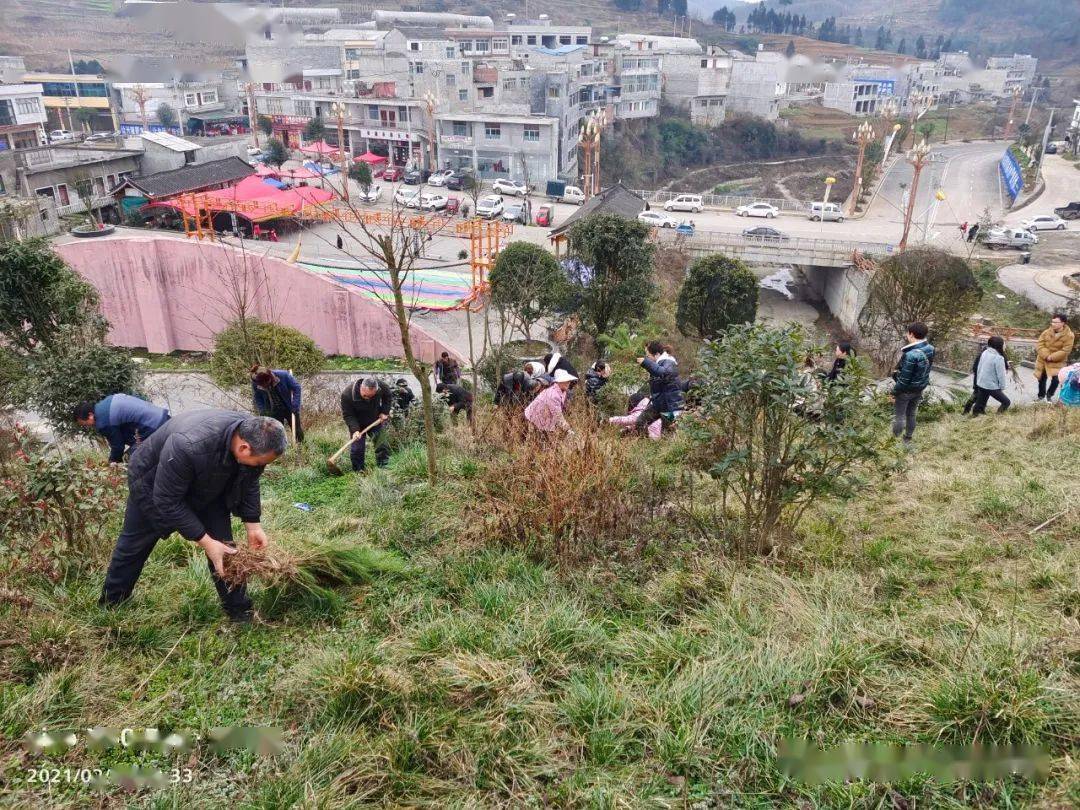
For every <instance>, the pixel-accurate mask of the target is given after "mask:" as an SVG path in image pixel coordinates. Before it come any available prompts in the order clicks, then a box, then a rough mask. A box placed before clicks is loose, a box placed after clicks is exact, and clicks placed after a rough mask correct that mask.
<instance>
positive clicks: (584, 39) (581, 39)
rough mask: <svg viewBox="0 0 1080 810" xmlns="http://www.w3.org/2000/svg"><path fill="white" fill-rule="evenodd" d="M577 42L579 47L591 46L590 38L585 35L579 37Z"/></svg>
mask: <svg viewBox="0 0 1080 810" xmlns="http://www.w3.org/2000/svg"><path fill="white" fill-rule="evenodd" d="M575 42H576V43H577V44H578V45H588V44H589V38H588V37H587V36H583V35H582V36H578V38H577V39H576V40H575Z"/></svg>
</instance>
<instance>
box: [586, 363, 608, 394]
mask: <svg viewBox="0 0 1080 810" xmlns="http://www.w3.org/2000/svg"><path fill="white" fill-rule="evenodd" d="M610 377H611V366H610V365H608V364H607V363H605V362H604V361H603V360H597V361H596V362H595V363H593V364H592V368H590V369H589V370H588V371H586V372H585V396H587V397H588V398H589V399H590V400H592V401H593V402H596V397H597V396H598V395H599V393H600V389H601V388H603V387H604V386H605V385H607V382H608V378H610Z"/></svg>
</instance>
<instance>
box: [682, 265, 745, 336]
mask: <svg viewBox="0 0 1080 810" xmlns="http://www.w3.org/2000/svg"><path fill="white" fill-rule="evenodd" d="M757 304H758V282H757V279H756V278H755V277H754V274H753V273H751V272H750V269H749V268H748V267H747V266H746V265H745V264H743V263H742V262H741V261H739V260H738V259H729V258H728V257H727V256H722V255H720V254H719V253H716V254H713V255H712V256H705V257H704V258H701V259H698V260H697V261H695V262H694V263H693V264H691V265H690V273H689V275H687V277H686V281H685V282H684V283H683V286H682V289H681V290H679V307H678V311H677V312H676V315H675V320H676V323H677V324H678V327H679V331H680V332H682V333H683V334H684V335H689V336H693V337H699V338H703V339H707V338H712V337H716V336H717V335H719V334H720V333H721V332H723V331H724V330H725V329H727V328H728V327H729V326H731V325H732V324H739V323H750V322H751V321H753V320H754V318H755V317H756V315H757Z"/></svg>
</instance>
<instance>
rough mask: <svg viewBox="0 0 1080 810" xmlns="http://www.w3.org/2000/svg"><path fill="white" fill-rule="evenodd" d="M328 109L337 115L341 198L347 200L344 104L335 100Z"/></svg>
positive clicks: (347, 178)
mask: <svg viewBox="0 0 1080 810" xmlns="http://www.w3.org/2000/svg"><path fill="white" fill-rule="evenodd" d="M330 111H331V112H332V113H333V114H334V115H336V116H337V148H338V155H340V157H341V198H342V199H343V200H345V202H348V201H349V165H348V163H347V162H346V159H347V158H346V154H345V104H344V102H341V101H335V102H334V103H333V104H332V105H331V106H330Z"/></svg>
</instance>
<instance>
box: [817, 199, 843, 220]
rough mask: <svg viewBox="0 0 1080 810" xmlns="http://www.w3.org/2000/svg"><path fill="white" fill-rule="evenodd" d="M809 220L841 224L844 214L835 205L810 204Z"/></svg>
mask: <svg viewBox="0 0 1080 810" xmlns="http://www.w3.org/2000/svg"><path fill="white" fill-rule="evenodd" d="M810 220H811V221H812V222H843V221H844V212H843V210H842V209H841V208H840V206H839V205H837V204H836V203H820V202H816V203H811V204H810Z"/></svg>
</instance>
